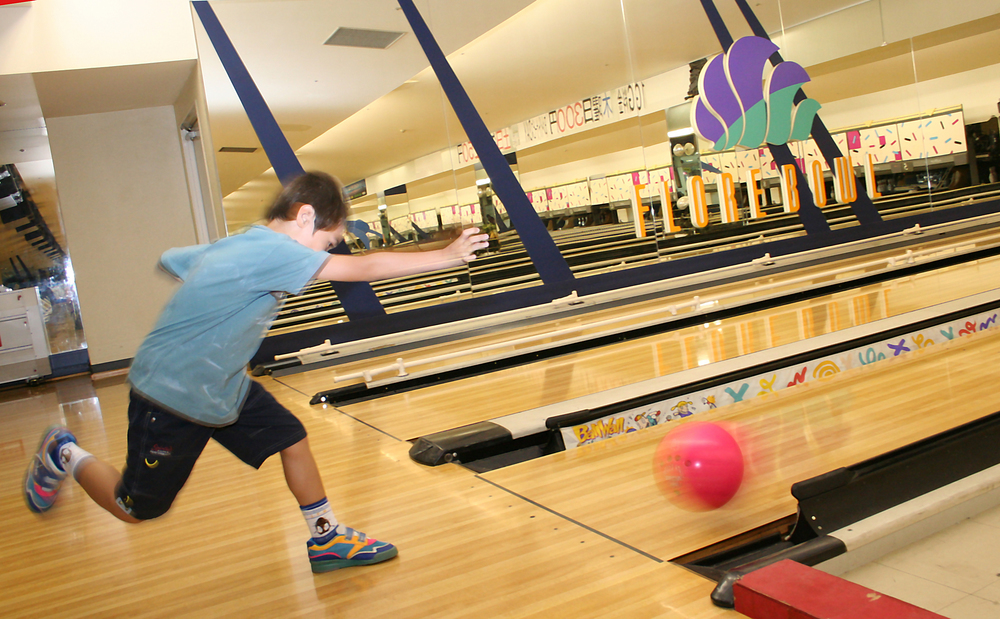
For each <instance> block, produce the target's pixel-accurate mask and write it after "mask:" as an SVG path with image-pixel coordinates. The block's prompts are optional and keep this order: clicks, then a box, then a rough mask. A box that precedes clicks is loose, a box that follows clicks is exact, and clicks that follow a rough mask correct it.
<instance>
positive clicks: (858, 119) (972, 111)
mask: <svg viewBox="0 0 1000 619" xmlns="http://www.w3.org/2000/svg"><path fill="white" fill-rule="evenodd" d="M806 87H807V88H808V85H806ZM998 99H1000V64H995V65H992V66H989V67H983V68H981V69H974V70H972V71H965V72H963V73H956V74H954V75H949V76H946V77H941V78H938V79H935V80H928V81H926V82H919V83H917V84H912V85H910V86H903V87H900V88H893V89H891V90H883V91H881V92H876V93H872V94H869V95H863V96H861V97H853V98H851V99H843V100H841V101H834V102H832V103H827V104H825V105H823V109H821V110H820V111H819V115H820V117H821V118H822V119H823V122H824V123H826V126H827V128H829V129H831V130H835V129H837V128H838V127H848V126H853V125H858V124H861V123H865V122H868V121H878V120H888V119H891V118H898V117H900V116H906V115H909V114H918V113H920V112H926V111H928V110H932V109H935V108H939V109H940V108H946V107H951V106H953V105H961V106H963V108H964V112H965V122H966V124H969V123H977V122H982V121H984V120H989V119H990V117H992V116H996V115H997V113H998V110H997V100H998Z"/></svg>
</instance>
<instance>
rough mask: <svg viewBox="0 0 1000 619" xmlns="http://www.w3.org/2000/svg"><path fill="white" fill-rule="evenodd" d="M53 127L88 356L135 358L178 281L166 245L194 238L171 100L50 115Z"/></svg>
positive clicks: (97, 359)
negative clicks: (164, 262)
mask: <svg viewBox="0 0 1000 619" xmlns="http://www.w3.org/2000/svg"><path fill="white" fill-rule="evenodd" d="M48 131H49V142H50V145H51V149H52V161H53V165H54V167H55V172H56V185H57V189H58V191H59V202H60V207H61V210H62V216H63V222H64V224H65V226H66V237H67V241H68V245H69V247H68V249H69V253H70V255H71V256H72V257H73V266H74V270H75V272H76V277H77V279H76V283H77V289H78V292H79V297H80V308H81V312H82V315H83V327H84V330H85V332H86V334H87V343H88V346H89V348H90V360H91V363H92V364H94V365H100V364H104V363H111V362H116V361H121V360H125V359H131V358H132V357H133V356H134V355H135V351H136V350H137V349H138V347H139V344H140V343H141V342H142V339H143V338H144V337H145V335H146V334H147V333H148V332H149V330H150V329H151V328H152V327H153V324H154V323H155V321H156V318H157V317H158V316H159V313H160V310H161V309H162V307H163V304H164V303H165V302H166V300H167V299H168V298H169V296H170V294H171V293H172V291H173V290H174V288H175V285H176V284H175V283H174V282H173V280H172V279H171V278H169V277H168V276H166V275H165V274H163V273H162V272H159V271H158V270H157V268H156V265H157V261H158V259H159V257H160V254H161V253H163V251H165V250H166V249H168V248H170V247H174V246H182V245H192V244H194V243H195V232H194V225H193V222H192V217H191V206H190V200H189V197H188V190H187V184H186V180H185V172H184V165H183V161H182V158H181V147H180V138H179V135H178V130H177V124H176V119H175V116H174V109H173V108H172V107H157V108H145V109H139V110H130V111H126V112H112V113H106V114H90V115H86V116H71V117H65V118H52V119H49V121H48Z"/></svg>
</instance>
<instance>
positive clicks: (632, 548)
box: [476, 475, 664, 563]
mask: <svg viewBox="0 0 1000 619" xmlns="http://www.w3.org/2000/svg"><path fill="white" fill-rule="evenodd" d="M476 479H479V480H482V481H485V482H486V483H488V484H490V485H491V486H493V487H495V488H498V489H500V490H503V491H504V492H506V493H508V494H511V495H513V496H516V497H517V498H519V499H521V500H522V501H525V502H527V503H531V504H532V505H534V506H535V507H537V508H539V509H544V510H545V511H547V512H549V513H550V514H552V515H554V516H558V517H560V518H562V519H563V520H566V521H568V522H572V523H573V524H575V525H577V526H578V527H582V528H584V529H586V530H588V531H590V532H591V533H594V534H595V535H600V536H601V537H603V538H604V539H606V540H608V541H611V542H614V543H616V544H618V545H619V546H622V547H624V548H628V549H629V550H631V551H632V552H635V553H638V554H641V555H642V556H644V557H646V558H647V559H652V560H653V561H656V562H657V563H663V562H664V561H663V559H661V558H659V557H655V556H653V555H651V554H649V553H648V552H646V551H644V550H639V549H638V548H636V547H635V546H632V545H630V544H626V543H625V542H623V541H621V540H620V539H616V538H614V537H611V536H610V535H608V534H607V533H602V532H601V531H598V530H597V529H595V528H594V527H591V526H588V525H585V524H583V523H582V522H580V521H578V520H573V519H572V518H570V517H569V516H567V515H566V514H561V513H559V512H557V511H556V510H554V509H550V508H548V507H545V506H544V505H542V504H541V503H539V502H537V501H532V500H531V499H529V498H528V497H526V496H523V495H520V494H518V493H516V492H514V491H513V490H511V489H509V488H505V487H503V486H501V485H500V484H498V483H496V482H492V481H490V480H488V479H486V478H485V477H483V476H482V475H476Z"/></svg>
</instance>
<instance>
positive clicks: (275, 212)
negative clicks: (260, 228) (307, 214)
mask: <svg viewBox="0 0 1000 619" xmlns="http://www.w3.org/2000/svg"><path fill="white" fill-rule="evenodd" d="M300 204H309V205H312V207H313V210H315V211H316V220H315V221H316V224H315V225H316V230H332V229H333V228H336V227H337V226H339V225H340V224H341V223H342V222H343V221H345V220H346V219H347V212H348V205H347V200H346V199H345V198H344V187H343V185H341V184H340V181H338V180H337V179H335V178H334V177H332V176H330V175H329V174H327V173H325V172H306V173H305V174H302V175H300V176H297V177H295V179H294V180H293V181H292V182H290V183H288V184H287V185H285V187H284V188H283V189H282V190H281V193H279V194H278V197H277V198H275V199H274V204H272V205H271V208H270V209H268V211H267V220H268V221H274V220H275V219H282V220H285V221H291V220H292V219H295V215H296V214H297V213H298V210H299V209H298V205H300Z"/></svg>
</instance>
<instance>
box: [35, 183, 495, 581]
mask: <svg viewBox="0 0 1000 619" xmlns="http://www.w3.org/2000/svg"><path fill="white" fill-rule="evenodd" d="M347 210H348V206H347V204H346V202H345V201H344V197H343V188H342V187H341V185H340V183H339V182H338V181H336V180H335V179H334V178H332V177H330V176H328V175H326V174H322V173H309V174H304V175H302V176H299V177H298V178H296V179H295V180H293V181H292V182H291V183H289V184H288V185H287V186H286V187H285V188H284V190H283V191H282V192H281V193H280V194H279V195H278V197H277V199H276V200H275V202H274V204H273V205H272V206H271V209H270V210H269V211H268V213H267V220H268V223H267V225H266V226H254V227H252V228H251V229H249V230H248V231H247V232H245V233H243V234H238V235H235V236H231V237H228V238H225V239H222V240H220V241H218V242H216V243H214V244H212V245H199V246H195V247H185V248H178V249H171V250H168V251H167V252H165V253H164V254H163V256H162V257H161V258H160V266H161V267H162V268H163V269H164V270H165V271H167V272H168V273H170V274H171V275H173V276H174V277H176V278H177V279H179V280H180V281H181V282H183V283H182V284H181V286H180V288H179V289H178V290H177V292H176V293H175V294H174V296H173V298H172V299H171V300H170V301H169V302H168V304H167V306H166V307H165V308H164V310H163V313H162V315H161V316H160V319H159V321H158V322H157V324H156V327H155V328H154V329H153V331H152V332H151V333H150V334H149V335H148V336H147V337H146V339H145V341H144V342H143V343H142V345H141V346H140V347H139V350H138V351H137V352H136V355H135V358H134V360H133V363H132V367H131V370H130V371H129V383H130V384H131V387H132V391H131V393H130V395H129V408H128V417H129V428H128V454H127V456H126V461H125V468H124V470H123V471H122V472H121V473H119V472H118V470H117V469H115V468H114V467H113V466H111V465H110V464H108V463H106V462H103V461H101V460H98V459H97V458H95V457H94V456H93V455H91V454H90V453H88V452H86V451H85V450H84V449H83V448H81V447H80V446H79V445H77V442H76V438H75V437H74V436H73V434H72V433H71V432H70V431H69V429H67V428H64V427H55V428H52V429H50V430H49V431H48V432H47V433H46V434H45V436H44V437H43V438H42V441H41V444H40V445H39V448H38V452H37V453H36V454H35V456H34V457H33V458H32V461H31V463H30V465H29V467H28V471H27V473H26V474H25V485H24V492H25V499H26V500H27V503H28V507H29V508H30V509H31V510H32V511H35V512H44V511H46V510H48V509H49V508H51V507H52V504H53V503H54V502H55V498H56V493H57V492H58V490H59V486H60V484H61V483H62V481H63V479H64V478H65V477H66V476H67V475H68V474H72V475H73V477H74V478H75V479H76V481H77V483H79V484H80V486H81V487H82V488H83V489H84V490H85V491H86V492H87V494H88V495H90V497H91V498H92V499H93V500H94V501H95V502H96V503H97V504H98V505H100V506H101V507H103V508H104V509H106V510H107V511H108V512H110V513H111V514H112V515H114V516H115V517H117V518H119V519H120V520H123V521H125V522H130V523H136V522H141V521H143V520H149V519H152V518H156V517H157V516H161V515H163V514H164V513H166V511H167V510H168V509H169V508H170V505H171V503H172V502H173V500H174V497H175V496H176V495H177V493H178V492H179V491H180V489H181V487H183V486H184V483H185V481H187V478H188V475H189V474H190V472H191V469H192V467H193V466H194V463H195V461H196V460H197V459H198V456H199V455H200V454H201V452H202V450H203V449H204V447H205V445H206V444H207V443H208V440H209V439H215V440H216V441H218V442H219V443H220V444H221V445H222V446H223V447H225V448H226V449H228V450H229V451H231V452H232V453H233V454H234V455H236V456H237V457H238V458H239V459H240V460H243V461H244V462H246V463H247V464H249V465H250V466H253V467H255V468H259V467H260V466H261V464H263V463H264V461H265V460H266V459H267V458H269V457H270V456H272V455H274V454H276V453H277V454H281V464H282V467H283V468H284V473H285V479H286V480H287V482H288V487H289V489H290V490H291V492H292V494H293V495H294V496H295V499H296V500H297V501H298V503H299V506H300V508H301V510H302V515H303V517H304V518H305V520H306V524H307V526H308V527H309V532H310V539H309V541H308V542H307V544H306V547H307V551H308V555H309V561H310V563H311V565H312V570H313V571H314V572H327V571H330V570H335V569H338V568H342V567H348V566H352V565H369V564H372V563H379V562H381V561H385V560H387V559H391V558H392V557H394V556H396V548H395V546H393V545H392V544H389V543H386V542H380V541H377V540H374V539H372V538H370V537H367V536H366V535H365V534H364V533H361V532H360V531H356V530H354V529H351V528H349V527H347V526H345V525H344V524H341V523H339V522H338V521H337V519H336V517H335V516H334V514H333V511H332V509H331V506H330V504H329V502H328V501H327V498H326V491H325V490H324V488H323V482H322V479H321V478H320V474H319V470H318V468H317V466H316V462H315V460H314V459H313V455H312V452H311V451H310V449H309V442H308V440H307V439H306V431H305V428H304V427H303V426H302V423H301V422H300V421H299V420H298V419H297V418H296V417H295V416H294V415H292V413H291V412H290V411H289V410H288V409H286V408H285V407H283V406H282V405H281V404H279V403H278V402H277V401H276V400H275V399H274V397H272V396H271V394H269V393H268V392H267V391H266V390H265V389H264V388H263V387H261V386H260V384H259V383H257V382H255V381H253V380H251V379H250V377H249V376H248V375H247V372H246V366H247V364H248V363H249V361H250V358H251V357H252V356H253V354H254V353H255V352H256V350H257V348H258V347H259V345H260V342H261V339H262V338H263V336H264V333H265V331H266V330H267V327H268V325H269V324H270V323H271V321H272V320H273V319H274V315H275V310H276V309H277V307H278V304H279V301H280V299H281V297H282V296H283V295H284V294H285V293H297V292H299V291H300V290H301V289H302V288H303V287H304V286H305V285H306V284H307V283H308V282H309V281H310V280H312V279H326V280H334V281H374V280H379V279H387V278H392V277H401V276H405V275H412V274H416V273H421V272H425V271H431V270H435V269H441V268H445V267H453V266H458V265H461V264H464V263H466V262H469V261H471V260H472V259H473V258H474V257H475V256H474V252H475V251H477V250H480V249H483V248H485V247H486V245H487V243H486V235H481V234H477V233H478V232H479V231H478V230H477V229H475V228H473V229H470V230H466V231H464V232H463V233H462V234H461V236H459V238H458V239H457V240H455V241H454V242H453V243H451V244H450V245H448V246H447V247H445V248H444V249H440V250H436V251H428V252H407V253H391V252H383V253H375V254H369V255H365V256H345V255H339V254H332V255H331V254H328V253H327V250H329V249H331V248H333V247H335V246H336V245H337V244H338V243H340V241H341V239H342V238H343V235H344V224H345V220H346V217H347Z"/></svg>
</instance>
